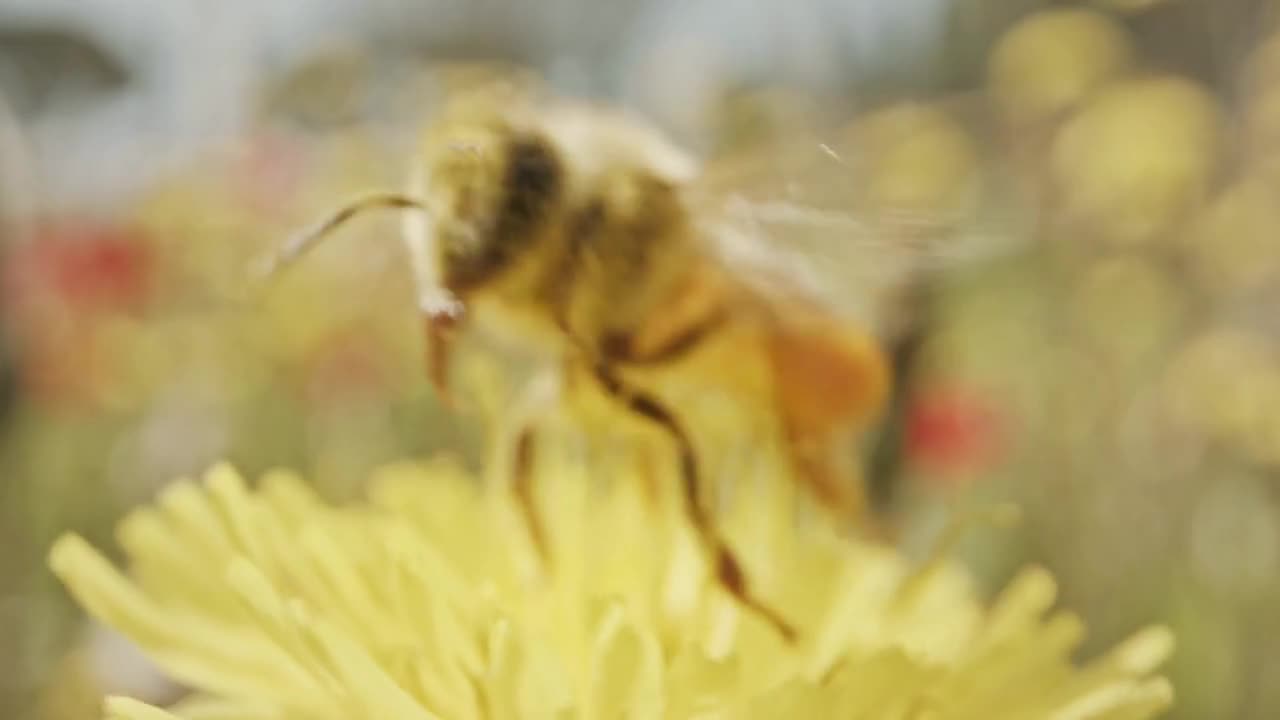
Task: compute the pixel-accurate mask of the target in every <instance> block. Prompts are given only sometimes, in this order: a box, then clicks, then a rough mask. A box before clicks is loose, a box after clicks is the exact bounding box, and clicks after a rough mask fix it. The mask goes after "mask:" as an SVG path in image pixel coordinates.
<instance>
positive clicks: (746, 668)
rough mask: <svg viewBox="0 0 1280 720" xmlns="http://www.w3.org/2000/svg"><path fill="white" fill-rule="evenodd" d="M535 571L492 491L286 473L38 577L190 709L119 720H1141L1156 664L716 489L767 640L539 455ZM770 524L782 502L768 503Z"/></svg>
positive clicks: (651, 505) (1048, 584)
mask: <svg viewBox="0 0 1280 720" xmlns="http://www.w3.org/2000/svg"><path fill="white" fill-rule="evenodd" d="M546 463H547V467H548V468H549V469H554V470H555V472H547V473H542V474H540V487H539V491H540V493H541V495H540V499H539V502H540V504H541V507H542V508H543V511H544V519H545V520H546V525H547V526H548V528H549V529H550V538H549V545H550V556H551V558H552V562H551V567H550V569H548V570H544V569H543V565H542V564H540V563H539V562H538V561H537V555H536V553H534V552H533V550H532V549H531V548H530V546H529V543H528V542H526V540H525V538H526V530H525V527H524V525H523V524H522V523H521V522H520V521H519V515H518V514H517V512H516V509H515V508H514V506H513V504H512V503H511V502H510V501H509V500H508V496H507V495H506V494H505V493H503V492H497V491H494V492H483V491H482V490H481V485H480V484H479V483H477V482H475V480H474V478H472V477H471V476H469V475H468V474H467V473H466V472H464V471H463V470H462V469H460V467H459V466H458V465H457V464H455V463H453V462H450V461H448V460H444V459H441V460H437V461H434V462H430V463H426V464H410V463H405V464H402V465H397V466H393V467H389V468H386V469H385V470H384V471H382V472H381V473H380V474H379V476H378V477H375V478H374V482H373V485H372V489H371V495H370V501H369V502H368V503H366V504H360V505H356V506H350V507H335V506H332V505H328V504H326V503H324V502H322V501H321V500H320V499H319V498H317V497H316V496H315V495H314V494H312V493H311V492H310V491H309V490H308V489H307V488H306V486H305V485H304V483H303V482H302V481H301V480H300V479H299V478H297V477H295V476H293V475H290V474H287V473H274V474H269V475H267V476H266V477H264V478H262V480H261V482H260V483H258V484H257V487H256V489H250V488H249V487H248V486H247V484H246V483H245V482H244V481H243V480H242V479H241V478H240V476H238V475H237V474H236V472H235V471H233V470H232V469H231V468H229V467H226V466H222V467H217V468H215V469H213V470H212V471H210V472H209V473H208V474H207V476H206V477H205V478H204V480H203V482H202V483H196V482H190V481H184V482H179V483H176V484H174V485H173V486H172V487H170V488H169V489H168V490H167V491H165V492H164V493H163V494H162V495H161V496H160V498H159V499H158V501H157V502H156V503H155V505H154V506H153V507H147V508H144V509H141V510H138V511H136V512H135V513H134V514H133V515H132V516H130V517H128V518H127V519H126V520H125V521H124V522H123V523H122V524H121V526H120V532H119V539H120V542H121V544H122V546H123V548H124V550H125V551H126V553H127V555H128V557H129V565H130V577H126V576H125V575H124V574H122V573H121V572H120V571H118V570H116V569H115V568H114V567H113V566H112V565H111V564H110V563H109V562H108V561H107V560H106V559H105V558H104V557H103V556H102V555H100V554H99V553H98V552H97V551H95V550H94V549H93V548H91V547H90V546H89V545H88V544H87V543H86V542H85V541H84V540H82V539H81V538H79V537H76V536H67V537H64V538H62V539H61V540H60V541H59V542H58V543H57V544H56V545H55V547H54V548H53V551H52V554H51V564H52V567H53V569H54V571H55V572H56V573H57V575H58V576H59V577H60V578H61V579H62V580H63V581H64V582H65V583H66V584H67V586H68V587H69V588H70V589H71V591H72V593H73V594H74V595H75V597H76V598H77V599H78V600H79V601H80V602H81V603H82V604H83V605H84V606H85V607H86V608H87V609H88V610H89V612H90V613H91V614H92V615H93V616H95V617H96V618H98V619H99V620H101V621H103V622H105V623H107V624H109V625H112V626H114V627H116V628H118V629H119V630H121V631H123V632H124V633H126V634H127V635H128V636H130V637H131V638H133V639H134V640H135V641H136V642H137V643H138V644H139V645H140V646H141V647H142V648H143V649H145V650H146V651H147V652H148V653H149V654H150V656H151V657H152V658H154V659H155V660H156V661H157V662H158V663H159V664H160V665H161V666H162V667H163V668H165V669H166V671H167V672H168V673H170V674H171V675H172V676H173V677H174V678H175V679H177V680H179V681H181V682H183V683H185V684H188V685H190V686H191V687H193V688H195V690H196V692H195V694H193V695H192V696H190V697H189V698H188V699H186V700H185V701H183V702H181V703H179V704H178V705H176V706H174V707H171V708H168V709H167V710H161V709H157V708H153V707H150V706H147V705H145V704H143V703H140V702H137V701H135V700H130V699H126V698H111V699H109V700H108V701H107V713H108V716H109V717H110V718H113V719H118V720H173V718H190V719H192V720H196V719H199V720H233V719H234V720H252V719H263V720H266V719H282V720H283V719H289V720H326V719H330V718H331V719H333V720H351V719H353V718H376V719H382V718H394V719H396V720H412V719H415V718H421V719H423V720H426V719H429V718H443V719H447V720H455V719H464V718H522V719H523V718H553V717H554V718H606V717H607V718H619V717H628V718H902V719H907V718H918V719H921V720H923V719H926V718H927V719H930V720H936V719H941V718H1060V719H1063V720H1065V719H1067V718H1108V719H1113V718H1145V717H1151V716H1153V715H1154V714H1156V713H1157V712H1159V711H1161V710H1162V709H1164V708H1165V707H1166V706H1167V705H1168V704H1169V702H1170V700H1171V695H1172V691H1171V689H1170V687H1169V685H1168V683H1167V682H1166V681H1165V680H1164V679H1163V678H1161V677H1158V676H1155V675H1153V672H1154V669H1155V668H1156V666H1158V665H1159V664H1160V663H1161V662H1163V660H1164V659H1165V658H1166V657H1167V655H1168V654H1169V652H1170V651H1171V647H1172V639H1171V637H1170V635H1169V633H1168V632H1167V631H1166V630H1164V629H1162V628H1151V629H1147V630H1144V631H1142V632H1139V633H1138V634H1136V635H1134V636H1133V637H1131V638H1130V639H1129V640H1127V641H1126V642H1124V643H1122V644H1121V645H1120V646H1119V647H1117V648H1115V649H1113V650H1112V651H1110V652H1109V653H1107V654H1105V655H1103V656H1102V657H1100V658H1098V659H1095V660H1094V661H1092V662H1091V663H1089V664H1086V665H1083V666H1077V665H1076V664H1074V663H1073V662H1072V660H1071V658H1070V654H1071V652H1072V651H1073V649H1074V648H1075V647H1076V646H1077V644H1078V642H1079V641H1080V639H1081V636H1082V634H1083V626H1082V623H1081V622H1080V620H1079V619H1078V618H1077V617H1075V616H1074V615H1071V614H1069V613H1065V612H1056V611H1051V610H1050V606H1051V605H1052V603H1053V601H1054V596H1055V586H1054V583H1053V581H1052V579H1051V578H1050V577H1049V576H1048V574H1046V573H1045V572H1043V571H1041V570H1038V569H1031V570H1028V571H1026V572H1025V573H1023V574H1022V575H1020V576H1019V577H1018V578H1017V579H1016V580H1015V581H1013V582H1012V584H1011V585H1010V586H1009V587H1008V588H1007V589H1005V590H1004V591H1003V592H1002V593H1001V594H1000V595H999V596H998V597H997V598H996V599H995V600H994V602H993V603H992V604H991V605H990V606H984V604H983V603H982V602H981V601H980V600H979V598H978V595H977V593H976V591H975V588H974V587H973V586H972V584H971V581H970V579H969V576H968V575H966V574H965V573H964V572H963V571H962V570H961V569H960V568H959V567H957V566H955V565H953V564H951V563H949V562H946V561H944V560H941V559H936V560H934V561H932V562H928V563H925V564H924V565H921V566H912V565H911V563H909V562H908V561H907V560H905V559H904V558H903V557H902V556H900V555H899V554H898V553H897V552H895V551H894V550H892V549H890V548H886V547H881V546H877V545H870V544H866V543H861V542H858V541H854V540H850V539H847V538H842V537H839V536H837V534H836V533H834V532H833V531H831V530H829V529H827V528H826V527H825V526H823V525H821V524H819V523H812V522H804V523H798V522H795V521H794V520H792V518H794V517H795V515H794V513H793V511H794V510H795V506H794V505H793V504H792V503H791V502H790V500H791V498H790V496H789V495H786V496H784V495H783V494H782V493H781V492H780V490H779V488H775V487H760V488H756V489H746V488H743V489H740V491H739V492H737V493H736V494H735V497H733V498H731V502H729V503H728V505H729V507H728V508H727V509H726V511H725V515H724V517H725V523H726V528H727V532H728V533H729V536H730V537H731V539H732V541H733V542H734V543H735V545H736V546H737V547H738V549H739V551H740V552H741V554H742V555H743V557H744V561H745V563H746V565H747V567H748V569H749V571H750V572H752V577H753V578H754V579H755V581H756V582H757V585H758V587H759V589H760V591H761V593H762V594H763V595H764V596H765V597H766V598H767V599H768V600H769V601H770V602H772V603H774V604H775V605H776V606H778V607H780V608H782V609H783V610H784V611H785V613H786V614H787V616H788V618H789V619H791V620H793V621H794V622H796V623H797V625H798V626H799V627H800V628H801V631H802V637H801V640H800V641H799V643H798V644H796V645H794V646H792V645H788V644H786V643H785V642H784V641H783V640H782V639H780V638H779V637H778V636H777V634H776V633H775V632H774V631H773V629H772V628H771V627H770V626H769V625H768V624H766V623H765V622H763V621H762V620H759V619H758V618H756V617H755V616H753V615H751V614H748V613H746V612H743V611H741V610H740V609H739V608H738V607H737V606H736V605H735V604H734V603H733V602H732V601H731V600H730V599H729V598H728V597H727V596H726V595H725V594H724V593H723V592H722V591H721V590H719V589H718V588H717V586H716V585H715V584H714V583H712V582H711V580H710V577H709V575H708V573H707V572H706V570H705V567H704V565H703V560H702V555H701V553H700V552H699V550H698V545H697V544H696V542H695V538H694V537H693V535H692V533H691V532H690V531H689V530H688V529H687V527H686V526H685V524H684V523H683V522H682V520H681V518H680V515H679V512H678V508H676V507H675V506H674V504H671V503H660V502H655V501H653V500H652V499H651V498H649V496H647V495H646V494H645V493H644V491H643V490H641V489H640V488H641V487H642V485H643V484H642V483H640V482H632V480H635V478H630V477H623V478H618V479H619V480H622V482H615V483H612V484H610V485H609V486H602V485H601V484H599V483H592V482H589V478H588V477H587V473H586V471H585V470H584V469H582V465H584V464H583V463H581V462H577V463H576V464H575V463H573V462H569V461H568V460H567V456H566V458H561V459H560V460H558V461H553V460H547V461H546ZM783 508H786V510H784V509H783Z"/></svg>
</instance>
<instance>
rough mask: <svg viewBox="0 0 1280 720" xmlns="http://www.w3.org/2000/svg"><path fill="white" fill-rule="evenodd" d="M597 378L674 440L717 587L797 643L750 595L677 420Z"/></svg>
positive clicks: (689, 507) (608, 377) (609, 378)
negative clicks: (707, 504)
mask: <svg viewBox="0 0 1280 720" xmlns="http://www.w3.org/2000/svg"><path fill="white" fill-rule="evenodd" d="M596 377H597V378H598V379H599V380H600V384H601V385H602V386H603V388H604V390H605V391H606V392H607V393H608V394H609V395H610V396H612V397H614V398H615V399H617V400H618V401H619V402H621V403H622V404H623V405H625V406H626V407H627V408H628V409H629V410H631V411H632V412H634V413H636V414H637V415H640V416H642V417H644V418H645V419H647V420H649V421H651V422H653V423H656V424H657V425H660V426H661V427H662V429H663V430H665V431H666V432H667V433H668V434H669V435H670V436H671V439H672V440H674V441H675V444H676V448H677V450H678V452H679V459H680V479H681V486H682V488H683V494H684V503H685V510H686V512H687V513H688V515H689V519H690V521H691V522H692V523H693V527H694V530H696V531H697V533H698V537H699V538H700V540H701V542H702V543H703V545H704V547H705V548H706V549H707V550H708V552H709V554H710V555H711V558H712V563H713V565H714V567H715V572H716V579H717V581H718V582H719V583H720V585H721V586H722V587H723V588H724V589H725V590H727V591H728V592H729V594H730V595H732V596H733V597H734V598H735V599H736V600H737V601H738V602H739V603H741V604H742V605H743V606H745V607H747V608H749V609H750V610H752V611H753V612H755V613H756V614H758V615H759V616H761V617H763V618H764V619H765V620H767V621H768V622H769V624H771V625H773V626H774V627H775V628H776V629H777V630H778V632H779V633H780V634H781V635H782V636H783V638H785V639H786V640H787V641H788V642H795V641H796V640H797V633H796V629H795V627H794V626H792V625H791V623H790V622H788V621H787V620H786V619H785V618H783V617H782V615H781V614H780V613H779V612H778V611H777V610H775V609H773V608H772V607H770V606H769V605H768V604H766V603H765V602H764V601H762V600H761V599H760V598H759V597H757V596H756V595H755V594H753V593H752V591H751V588H750V585H749V583H748V580H747V576H746V573H745V571H744V570H743V568H742V564H741V562H739V560H738V558H737V556H736V555H735V554H734V552H733V550H732V549H731V548H730V547H729V545H728V543H726V542H725V539H724V537H723V536H722V535H721V534H720V529H719V528H718V527H717V525H716V522H715V519H714V518H713V516H712V512H711V511H710V510H708V509H707V508H706V507H705V506H704V505H703V502H702V493H701V487H700V482H701V480H700V474H699V472H698V461H697V458H696V456H695V454H694V449H693V444H692V443H691V442H690V440H689V436H688V434H687V433H686V432H685V430H684V428H683V427H682V426H681V425H680V423H679V421H678V420H677V419H676V417H675V416H674V415H673V414H672V413H671V412H670V411H669V410H667V408H666V407H664V406H663V405H662V403H661V402H659V401H658V400H657V399H656V398H654V397H652V396H650V395H648V394H645V393H642V392H637V391H634V390H632V389H631V388H628V387H627V386H626V385H624V384H623V383H622V381H621V380H620V379H619V378H618V377H617V376H616V375H615V374H614V373H613V372H611V371H610V370H609V368H608V367H599V368H597V369H596Z"/></svg>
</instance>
